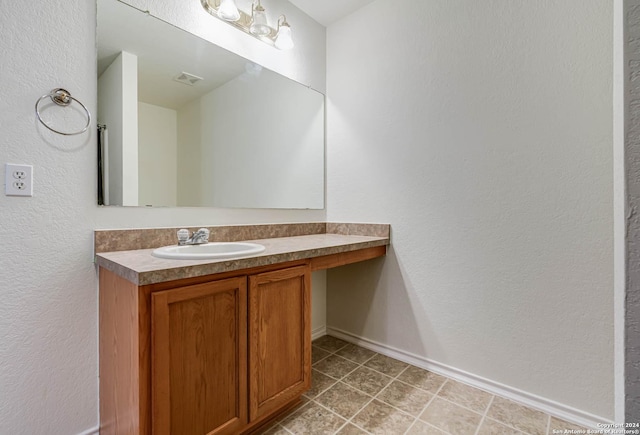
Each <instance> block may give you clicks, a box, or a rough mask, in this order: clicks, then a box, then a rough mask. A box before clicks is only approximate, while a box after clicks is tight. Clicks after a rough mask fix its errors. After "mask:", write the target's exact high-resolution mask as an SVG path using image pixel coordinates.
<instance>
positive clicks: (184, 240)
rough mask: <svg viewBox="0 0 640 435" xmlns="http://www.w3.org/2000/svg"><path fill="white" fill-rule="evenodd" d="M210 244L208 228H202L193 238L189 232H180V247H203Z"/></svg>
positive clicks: (195, 232)
mask: <svg viewBox="0 0 640 435" xmlns="http://www.w3.org/2000/svg"><path fill="white" fill-rule="evenodd" d="M205 243H209V230H208V229H206V228H200V229H199V230H198V231H194V232H193V234H192V235H191V237H189V230H184V229H183V230H179V231H178V245H179V246H183V245H203V244H205Z"/></svg>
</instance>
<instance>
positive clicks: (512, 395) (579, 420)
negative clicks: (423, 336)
mask: <svg viewBox="0 0 640 435" xmlns="http://www.w3.org/2000/svg"><path fill="white" fill-rule="evenodd" d="M327 334H328V335H331V336H333V337H336V338H340V339H342V340H344V341H348V342H349V343H353V344H357V345H358V346H362V347H364V348H367V349H369V350H373V351H375V352H378V353H380V354H382V355H385V356H388V357H390V358H395V359H397V360H400V361H403V362H406V363H408V364H412V365H414V366H416V367H420V368H423V369H425V370H429V371H431V372H434V373H437V374H439V375H442V376H446V377H449V378H451V379H454V380H456V381H460V382H462V383H465V384H468V385H471V386H473V387H476V388H479V389H481V390H485V391H488V392H489V393H492V394H496V395H499V396H502V397H506V398H508V399H510V400H513V401H515V402H520V403H522V404H524V405H526V406H529V407H531V408H534V409H538V410H540V411H542V412H545V413H547V414H550V415H553V416H554V417H558V418H560V419H563V420H566V421H569V422H572V423H576V424H579V425H581V426H585V427H589V428H596V427H597V425H598V423H605V424H609V423H613V422H612V421H610V420H607V419H606V418H604V417H600V416H598V415H594V414H591V413H588V412H585V411H581V410H579V409H576V408H573V407H571V406H567V405H564V404H562V403H558V402H555V401H553V400H550V399H547V398H544V397H540V396H537V395H535V394H531V393H528V392H526V391H523V390H520V389H517V388H514V387H510V386H508V385H504V384H501V383H499V382H496V381H493V380H491V379H487V378H483V377H481V376H478V375H474V374H473V373H469V372H466V371H464V370H460V369H457V368H455V367H451V366H448V365H446V364H442V363H439V362H437V361H433V360H431V359H428V358H425V357H422V356H419V355H416V354H414V353H411V352H406V351H404V350H401V349H397V348H395V347H392V346H388V345H386V344H383V343H380V342H377V341H374V340H370V339H368V338H364V337H362V336H358V335H355V334H352V333H350V332H347V331H344V330H342V329H339V328H332V327H331V326H327Z"/></svg>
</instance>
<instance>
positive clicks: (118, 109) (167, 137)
mask: <svg viewBox="0 0 640 435" xmlns="http://www.w3.org/2000/svg"><path fill="white" fill-rule="evenodd" d="M97 38H98V113H97V118H98V124H99V148H100V157H101V158H100V159H99V160H100V161H99V165H98V166H99V168H98V172H99V174H100V175H99V177H100V180H99V183H98V184H99V194H98V201H99V203H102V204H104V205H120V206H122V205H124V206H169V207H176V206H188V207H194V206H207V207H242V208H291V209H322V208H324V172H325V171H324V143H325V139H324V130H325V129H324V96H323V95H322V94H321V93H319V92H317V91H315V90H313V89H310V88H308V87H307V86H304V85H302V84H300V83H297V82H295V81H293V80H290V79H288V78H286V77H283V76H281V75H279V74H277V73H275V72H273V71H269V70H267V69H265V68H263V67H261V66H260V65H257V64H255V63H252V62H250V61H248V60H247V59H244V58H242V57H240V56H238V55H236V54H234V53H231V52H228V51H226V50H224V49H222V48H220V47H218V46H216V45H214V44H212V43H210V42H208V41H205V40H203V39H201V38H199V37H197V36H195V35H192V34H190V33H188V32H186V31H184V30H182V29H179V28H177V27H174V26H172V25H170V24H168V23H166V22H164V21H162V20H159V19H157V18H155V17H153V16H150V15H149V14H147V13H144V12H142V11H140V10H138V9H135V8H133V7H131V6H129V5H126V4H124V3H121V2H120V1H118V0H98V31H97Z"/></svg>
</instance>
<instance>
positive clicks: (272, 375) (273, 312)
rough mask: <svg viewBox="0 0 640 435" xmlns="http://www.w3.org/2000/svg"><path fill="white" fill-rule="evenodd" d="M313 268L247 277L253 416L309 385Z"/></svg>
mask: <svg viewBox="0 0 640 435" xmlns="http://www.w3.org/2000/svg"><path fill="white" fill-rule="evenodd" d="M310 279H311V274H310V272H309V268H308V267H294V268H289V269H284V270H276V271H273V272H267V273H262V274H259V275H253V276H250V277H249V416H250V418H251V419H252V420H256V419H258V418H260V417H263V416H265V415H268V414H270V413H271V412H273V411H275V410H277V409H278V408H281V407H282V406H283V405H285V404H286V403H287V402H289V401H291V399H294V398H295V397H298V396H300V395H301V394H302V393H303V392H304V391H306V390H307V389H308V388H309V387H310V386H311V282H310Z"/></svg>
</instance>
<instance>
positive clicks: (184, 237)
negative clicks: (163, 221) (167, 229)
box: [178, 229, 189, 245]
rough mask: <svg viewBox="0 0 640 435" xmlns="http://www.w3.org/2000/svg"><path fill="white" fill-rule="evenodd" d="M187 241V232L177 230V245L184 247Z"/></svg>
mask: <svg viewBox="0 0 640 435" xmlns="http://www.w3.org/2000/svg"><path fill="white" fill-rule="evenodd" d="M187 240H189V230H185V229H181V230H178V245H184V244H185V243H186V242H187Z"/></svg>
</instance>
